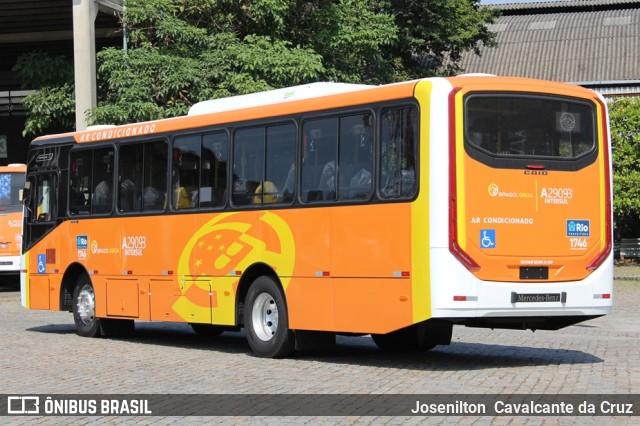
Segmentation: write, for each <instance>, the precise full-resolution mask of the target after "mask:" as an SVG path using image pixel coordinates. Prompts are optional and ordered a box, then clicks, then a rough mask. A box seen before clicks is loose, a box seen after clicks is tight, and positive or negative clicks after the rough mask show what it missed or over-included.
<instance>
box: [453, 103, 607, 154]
mask: <svg viewBox="0 0 640 426" xmlns="http://www.w3.org/2000/svg"><path fill="white" fill-rule="evenodd" d="M594 116H595V112H594V108H593V106H592V105H590V104H588V103H586V102H583V101H577V100H573V99H571V98H560V97H551V96H539V95H529V94H517V95H514V94H472V95H470V96H468V97H467V98H466V99H465V138H466V141H467V144H468V146H470V147H472V148H474V149H476V150H478V151H480V152H482V153H484V154H488V155H489V156H491V157H494V158H505V157H506V158H512V157H528V158H531V157H533V158H549V159H555V160H572V159H578V158H581V157H584V156H586V155H588V154H589V153H592V152H594V150H595V146H596V144H595V124H594V123H595V118H594Z"/></svg>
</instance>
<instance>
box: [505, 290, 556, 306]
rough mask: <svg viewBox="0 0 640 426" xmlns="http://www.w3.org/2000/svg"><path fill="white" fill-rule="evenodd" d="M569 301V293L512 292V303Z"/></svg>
mask: <svg viewBox="0 0 640 426" xmlns="http://www.w3.org/2000/svg"><path fill="white" fill-rule="evenodd" d="M548 302H561V303H567V293H566V292H564V291H563V292H562V293H516V292H515V291H512V292H511V303H548Z"/></svg>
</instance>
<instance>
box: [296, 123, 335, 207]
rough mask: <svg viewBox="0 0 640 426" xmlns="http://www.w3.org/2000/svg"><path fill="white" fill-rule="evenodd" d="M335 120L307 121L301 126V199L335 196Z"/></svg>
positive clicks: (311, 199)
mask: <svg viewBox="0 0 640 426" xmlns="http://www.w3.org/2000/svg"><path fill="white" fill-rule="evenodd" d="M337 129H338V119H337V118H324V119H317V120H307V121H305V123H304V124H303V127H302V134H303V139H302V144H303V146H302V171H301V172H302V173H301V188H300V195H301V198H302V201H303V202H318V201H324V200H333V199H334V198H335V194H336V191H335V187H336V185H335V164H336V157H337V154H338V153H337V144H338V134H337Z"/></svg>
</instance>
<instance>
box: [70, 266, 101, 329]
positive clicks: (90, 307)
mask: <svg viewBox="0 0 640 426" xmlns="http://www.w3.org/2000/svg"><path fill="white" fill-rule="evenodd" d="M73 321H74V322H75V324H76V332H77V333H78V335H80V336H83V337H98V336H100V335H101V333H100V319H99V318H97V317H96V295H95V292H94V291H93V284H92V283H91V279H90V278H89V275H88V274H86V273H83V274H82V275H80V278H78V281H77V283H76V287H75V289H74V290H73Z"/></svg>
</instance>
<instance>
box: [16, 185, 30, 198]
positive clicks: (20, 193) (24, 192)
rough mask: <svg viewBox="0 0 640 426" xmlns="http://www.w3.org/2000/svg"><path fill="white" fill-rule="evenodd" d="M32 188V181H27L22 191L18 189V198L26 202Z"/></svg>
mask: <svg viewBox="0 0 640 426" xmlns="http://www.w3.org/2000/svg"><path fill="white" fill-rule="evenodd" d="M30 189H31V182H29V181H26V182H25V183H24V188H22V189H21V190H20V191H18V199H19V200H20V202H22V203H24V202H25V200H26V199H27V198H28V195H29V190H30Z"/></svg>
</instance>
